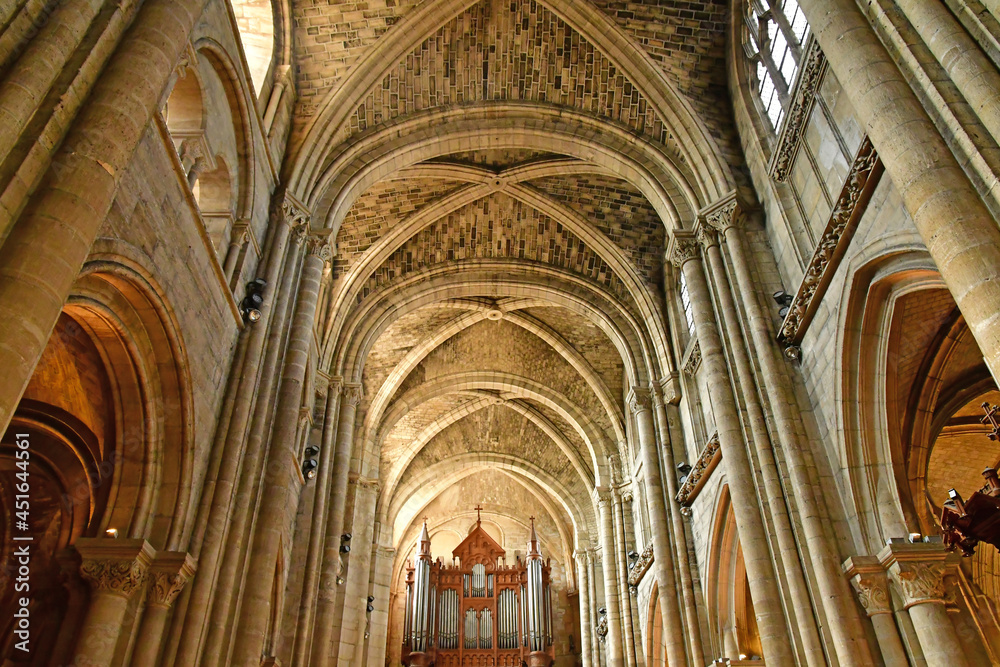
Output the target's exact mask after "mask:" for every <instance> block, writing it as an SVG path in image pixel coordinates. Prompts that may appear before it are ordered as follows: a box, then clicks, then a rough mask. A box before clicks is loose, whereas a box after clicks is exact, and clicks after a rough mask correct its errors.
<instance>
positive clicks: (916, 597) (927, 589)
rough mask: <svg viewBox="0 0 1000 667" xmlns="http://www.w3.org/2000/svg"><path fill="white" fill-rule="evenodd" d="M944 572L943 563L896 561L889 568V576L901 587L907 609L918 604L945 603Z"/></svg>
mask: <svg viewBox="0 0 1000 667" xmlns="http://www.w3.org/2000/svg"><path fill="white" fill-rule="evenodd" d="M944 571H945V564H944V562H942V561H937V562H930V563H926V562H907V561H902V562H901V561H896V562H895V563H893V564H892V565H891V566H890V567H889V574H891V575H892V578H893V580H894V581H895V582H896V583H897V584H898V585H899V589H900V592H901V593H902V594H903V603H904V605H905V607H906V608H907V609H909V608H910V607H912V606H913V605H916V604H924V603H927V602H944Z"/></svg>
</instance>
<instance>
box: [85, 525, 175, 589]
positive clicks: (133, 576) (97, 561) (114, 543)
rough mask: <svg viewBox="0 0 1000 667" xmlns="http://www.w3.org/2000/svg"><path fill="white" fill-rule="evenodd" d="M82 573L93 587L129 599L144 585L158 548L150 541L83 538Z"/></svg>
mask: <svg viewBox="0 0 1000 667" xmlns="http://www.w3.org/2000/svg"><path fill="white" fill-rule="evenodd" d="M74 546H75V547H76V550H77V551H78V552H79V553H80V557H81V558H82V562H81V563H80V575H81V576H82V577H83V579H84V580H85V581H86V582H87V583H88V584H90V588H91V590H93V591H94V592H95V593H96V592H104V593H110V594H112V595H117V596H119V597H123V598H125V599H128V598H130V597H132V594H133V593H135V592H136V591H137V590H139V589H140V588H141V587H142V584H143V581H144V580H145V578H146V572H147V571H148V569H149V564H150V563H151V562H152V560H153V557H154V556H155V554H156V551H155V550H154V549H153V547H152V546H150V544H149V542H147V541H146V540H116V539H109V538H101V537H81V538H80V539H78V540H77V541H76V544H75V545H74Z"/></svg>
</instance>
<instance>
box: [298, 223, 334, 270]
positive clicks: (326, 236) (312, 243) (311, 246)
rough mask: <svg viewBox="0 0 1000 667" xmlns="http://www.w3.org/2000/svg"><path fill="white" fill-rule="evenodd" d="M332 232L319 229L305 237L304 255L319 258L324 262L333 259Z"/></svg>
mask: <svg viewBox="0 0 1000 667" xmlns="http://www.w3.org/2000/svg"><path fill="white" fill-rule="evenodd" d="M332 238H333V231H332V230H329V229H321V230H317V231H311V232H309V233H308V234H307V235H306V239H305V241H306V254H307V255H310V256H314V257H319V258H320V259H321V260H323V261H324V262H329V261H330V260H331V259H333V241H332Z"/></svg>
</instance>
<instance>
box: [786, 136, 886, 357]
mask: <svg viewBox="0 0 1000 667" xmlns="http://www.w3.org/2000/svg"><path fill="white" fill-rule="evenodd" d="M882 172H883V168H882V162H881V160H879V158H878V153H876V152H875V147H874V146H873V145H872V143H871V141H870V140H869V139H868V137H865V138H864V140H863V141H862V142H861V147H860V148H859V149H858V153H857V155H856V156H855V158H854V163H853V164H852V165H851V170H850V172H849V173H848V174H847V180H846V181H845V182H844V187H843V189H842V190H841V193H840V197H839V198H838V199H837V203H836V204H835V205H834V207H833V212H832V213H831V214H830V220H829V222H828V223H827V225H826V229H825V230H824V232H823V235H822V236H821V237H820V239H819V243H818V244H817V245H816V250H815V251H814V252H813V256H812V259H810V260H809V265H808V266H807V267H806V270H805V273H804V274H803V277H802V283H801V284H800V285H799V289H798V291H797V292H796V293H795V298H794V299H792V303H791V305H790V306H789V308H788V314H787V315H786V316H785V321H784V322H783V323H782V324H781V329H780V331H779V334H778V338H779V340H781V341H782V342H783V343H785V344H787V345H797V344H798V343H800V342H801V341H802V336H803V335H804V334H805V330H806V327H808V326H809V323H810V322H811V321H812V318H813V316H814V315H815V313H816V309H817V308H818V307H819V304H820V302H821V301H822V300H823V295H824V294H825V293H826V288H827V287H828V286H829V284H830V281H831V280H832V279H833V274H834V273H835V272H836V270H837V267H838V266H839V265H840V261H841V259H843V256H844V253H845V252H846V251H847V248H848V246H850V244H851V239H852V238H853V237H854V231H855V230H856V229H857V226H858V222H859V221H860V220H861V216H862V215H863V214H864V212H865V210H866V209H867V208H868V202H869V200H870V199H871V196H872V193H873V192H874V191H875V186H877V185H878V182H879V180H880V179H881V177H882Z"/></svg>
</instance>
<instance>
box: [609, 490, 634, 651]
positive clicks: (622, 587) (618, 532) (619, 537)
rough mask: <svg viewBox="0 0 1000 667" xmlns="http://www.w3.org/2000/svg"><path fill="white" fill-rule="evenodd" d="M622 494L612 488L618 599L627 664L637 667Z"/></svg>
mask: <svg viewBox="0 0 1000 667" xmlns="http://www.w3.org/2000/svg"><path fill="white" fill-rule="evenodd" d="M623 515H624V513H623V512H622V496H621V493H620V492H619V490H618V489H612V490H611V525H612V530H613V531H614V545H615V566H616V567H615V575H616V577H615V578H616V579H617V581H618V599H619V600H620V601H621V614H622V643H623V644H624V647H625V664H626V665H628V667H636V655H635V653H636V651H635V645H636V641H635V630H636V628H635V624H634V622H633V620H632V600H631V596H630V595H629V592H628V556H627V553H628V544H627V542H626V540H625V525H624V520H623V519H624V516H623Z"/></svg>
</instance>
